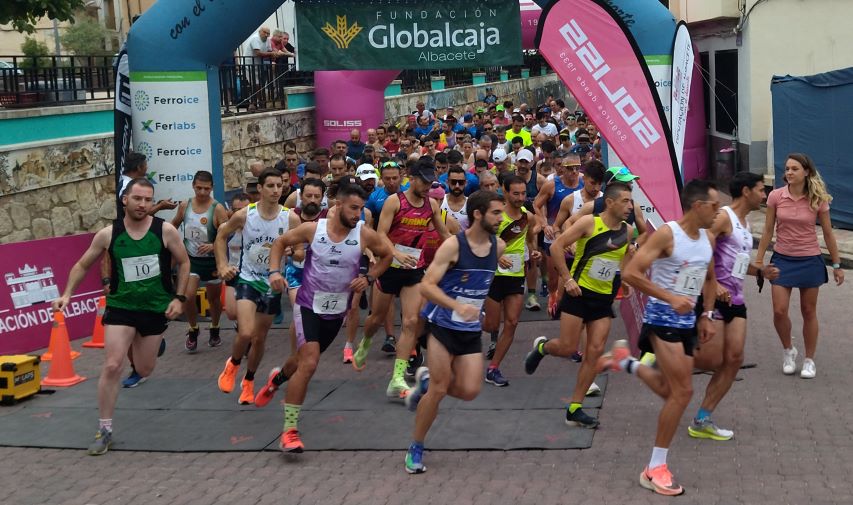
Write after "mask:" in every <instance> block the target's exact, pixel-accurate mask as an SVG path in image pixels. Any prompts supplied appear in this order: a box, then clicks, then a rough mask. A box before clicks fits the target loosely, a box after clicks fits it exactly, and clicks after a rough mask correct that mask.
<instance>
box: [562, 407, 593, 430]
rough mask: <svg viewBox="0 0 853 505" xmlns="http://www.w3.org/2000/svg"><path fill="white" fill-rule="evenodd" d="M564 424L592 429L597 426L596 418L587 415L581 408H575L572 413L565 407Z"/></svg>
mask: <svg viewBox="0 0 853 505" xmlns="http://www.w3.org/2000/svg"><path fill="white" fill-rule="evenodd" d="M566 424H568V425H569V426H580V427H581V428H587V429H590V430H592V429H595V428H598V419H596V418H594V417H591V416H588V415H587V414H586V412H584V411H583V409H577V410H576V411H575V412H574V413H571V412H569V409H566Z"/></svg>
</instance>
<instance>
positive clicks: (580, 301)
mask: <svg viewBox="0 0 853 505" xmlns="http://www.w3.org/2000/svg"><path fill="white" fill-rule="evenodd" d="M604 199H605V202H606V203H605V205H606V208H605V210H604V212H603V213H601V214H600V215H595V216H585V217H584V218H582V219H580V220H579V221H578V222H577V223H575V224H573V225H572V226H571V228H569V229H568V230H566V231H565V232H563V233H561V234H560V235H559V236H558V237H557V239H556V240H555V241H554V243H553V244H551V256H552V257H554V258H561V257H562V256H563V254H564V253H563V251H565V249H566V248H567V247H570V246H572V245H574V244H576V247H577V249H576V253H575V256H574V260H573V262H572V268H571V271H569V268H568V267H567V266H566V263H565V262H564V261H557V262H555V265H556V267H557V271H558V272H559V273H560V279H561V280H562V281H563V283H564V285H565V289H566V292H565V293H564V294H563V299H562V302H561V303H560V311H561V312H562V315H561V316H560V338H559V339H551V340H549V339H547V338H545V337H539V338H537V339H536V340H534V341H533V349H532V350H531V351H530V352H529V353H527V356H526V357H525V359H524V371H525V372H527V373H528V374H532V373H533V372H535V371H536V368H537V367H538V366H539V362H540V361H542V358H543V357H544V356H545V355H546V354H551V355H554V356H562V357H569V356H571V354H572V353H573V352H575V350H576V349H577V348H578V340H579V338H580V334H581V331H582V330H583V328H584V325H586V328H587V342H586V349H585V356H584V357H585V359H584V360H583V361H582V362H581V366H580V369H579V370H578V375H577V380H576V381H575V390H574V392H573V393H572V400H571V402H570V403H569V407H568V408H567V409H566V423H567V424H569V425H576V426H581V427H583V428H596V427H597V426H598V419H596V418H594V417H591V416H589V415H588V414H586V413H585V412H584V411H583V410H582V409H581V407H582V404H583V399H584V396H586V394H587V392H588V391H589V388H590V386H591V385H592V384H593V380H595V375H596V373H597V372H598V370H597V367H598V358H599V357H600V356H601V354H602V353H603V352H604V345H605V343H606V342H607V335H608V334H610V324H611V319H613V318H614V317H615V315H614V314H613V300H614V299H615V298H616V292H617V291H618V290H619V285H618V280H617V279H616V270H617V269H618V268H619V265H621V264H622V263H623V262H624V261H625V259H626V253H627V251H628V244H629V243H630V241H631V235H632V234H633V232H634V230H633V229H632V228H631V227H630V226H628V224H627V223H626V222H625V218H626V217H627V216H628V213H629V212H630V210H631V207H632V205H633V204H632V203H631V189H630V188H629V187H628V186H627V185H626V184H624V183H618V182H614V183H611V184H609V185H608V186H607V192H606V193H605V194H604Z"/></svg>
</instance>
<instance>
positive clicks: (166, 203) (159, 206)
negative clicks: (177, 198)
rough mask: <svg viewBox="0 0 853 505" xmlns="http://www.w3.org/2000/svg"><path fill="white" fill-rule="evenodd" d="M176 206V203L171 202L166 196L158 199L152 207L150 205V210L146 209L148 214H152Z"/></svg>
mask: <svg viewBox="0 0 853 505" xmlns="http://www.w3.org/2000/svg"><path fill="white" fill-rule="evenodd" d="M177 206H178V204H177V203H175V202H173V201H172V199H171V198H166V199H165V200H160V201H159V202H157V203H155V204H154V207H152V208H151V210H150V211H148V215H149V216H153V215H154V214H156V213H158V212H160V211H161V210H172V209H174V208H175V207H177Z"/></svg>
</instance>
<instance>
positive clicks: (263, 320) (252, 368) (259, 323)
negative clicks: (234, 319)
mask: <svg viewBox="0 0 853 505" xmlns="http://www.w3.org/2000/svg"><path fill="white" fill-rule="evenodd" d="M273 317H274V316H272V315H268V314H260V313H255V325H254V332H253V333H252V336H251V341H252V348H251V349H249V362H248V363H246V372H251V373H254V372H256V371H257V370H258V366H260V364H261V359H262V358H263V357H264V346H265V344H266V340H267V333H268V332H269V331H270V327H271V326H272V321H273ZM241 329H242V328H241ZM248 380H251V379H248Z"/></svg>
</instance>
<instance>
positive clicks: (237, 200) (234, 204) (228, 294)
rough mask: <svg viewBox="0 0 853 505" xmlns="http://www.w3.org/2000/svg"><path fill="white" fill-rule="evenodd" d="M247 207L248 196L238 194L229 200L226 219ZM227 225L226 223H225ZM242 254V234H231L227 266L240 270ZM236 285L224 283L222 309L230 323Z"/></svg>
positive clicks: (232, 281) (234, 280)
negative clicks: (229, 204)
mask: <svg viewBox="0 0 853 505" xmlns="http://www.w3.org/2000/svg"><path fill="white" fill-rule="evenodd" d="M248 206H249V195H247V194H246V193H238V194H236V195H234V196H233V197H232V198H231V208H230V209H228V219H231V216H233V215H234V214H235V213H236V212H237V211H239V210H240V209H245V208H246V207H248ZM226 223H227V221H226ZM224 225H225V223H222V224H221V225H219V230H220V232H221V230H222V226H224ZM242 253H243V234H242V233H232V234H231V236H230V237H228V264H229V265H231V266H233V267H234V268H237V269H238V270H239V269H240V257H241V256H242ZM236 285H237V279H231V280H230V281H228V282H226V283H225V296H224V297H223V298H224V301H223V302H222V306H223V309H224V310H225V316H226V317H228V319H230V320H231V321H236V320H237V298H236V297H235V290H234V287H235V286H236Z"/></svg>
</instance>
